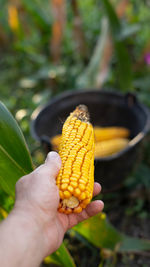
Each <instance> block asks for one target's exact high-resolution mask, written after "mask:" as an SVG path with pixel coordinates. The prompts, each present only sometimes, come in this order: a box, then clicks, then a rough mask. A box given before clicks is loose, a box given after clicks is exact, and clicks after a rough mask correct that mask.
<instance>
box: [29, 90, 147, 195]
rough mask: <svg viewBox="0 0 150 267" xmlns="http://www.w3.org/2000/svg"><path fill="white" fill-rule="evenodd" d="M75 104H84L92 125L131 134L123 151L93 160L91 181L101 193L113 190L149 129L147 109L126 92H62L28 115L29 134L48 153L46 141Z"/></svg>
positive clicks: (131, 165) (57, 131)
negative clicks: (93, 174)
mask: <svg viewBox="0 0 150 267" xmlns="http://www.w3.org/2000/svg"><path fill="white" fill-rule="evenodd" d="M79 104H85V105H87V107H88V109H89V112H90V118H91V123H92V124H93V125H96V126H98V125H99V126H123V127H126V128H128V129H129V130H130V132H131V136H130V139H131V141H130V142H129V145H128V146H127V147H126V148H125V149H124V150H122V151H121V152H119V153H117V154H114V155H112V156H109V157H105V158H101V159H100V158H99V159H96V160H95V181H98V182H100V183H101V185H102V188H103V192H104V191H111V190H114V189H117V188H118V187H120V186H121V185H122V183H123V181H124V179H125V178H126V177H127V175H128V174H129V172H130V171H131V170H132V168H133V166H134V164H135V163H136V162H137V158H138V151H139V147H140V143H141V141H142V140H143V138H144V136H145V135H146V133H147V132H148V130H149V128H150V114H149V110H148V109H147V108H146V107H145V106H144V105H142V104H141V103H139V101H138V100H137V98H136V97H135V95H133V94H130V93H128V94H126V95H122V94H120V93H117V92H106V91H97V90H91V91H70V92H67V93H63V94H61V95H59V96H57V97H55V98H53V99H52V100H51V101H50V102H49V103H48V105H47V106H46V107H44V108H42V109H41V110H40V111H38V112H37V110H36V111H35V112H34V113H33V116H32V117H33V120H32V124H31V125H32V127H31V130H32V135H33V136H34V138H36V139H37V140H39V141H40V142H41V144H42V146H44V148H45V150H46V152H48V151H50V150H51V144H50V138H51V137H52V136H55V135H56V134H59V133H61V130H62V125H63V122H64V121H65V119H66V117H67V116H68V115H69V113H70V112H71V111H73V110H74V109H75V107H76V106H77V105H79Z"/></svg>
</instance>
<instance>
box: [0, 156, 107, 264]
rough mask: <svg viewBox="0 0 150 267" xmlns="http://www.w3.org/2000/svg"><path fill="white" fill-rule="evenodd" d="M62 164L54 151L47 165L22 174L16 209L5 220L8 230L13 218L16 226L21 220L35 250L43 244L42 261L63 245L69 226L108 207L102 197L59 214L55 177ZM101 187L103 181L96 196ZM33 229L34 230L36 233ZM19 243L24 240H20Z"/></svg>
mask: <svg viewBox="0 0 150 267" xmlns="http://www.w3.org/2000/svg"><path fill="white" fill-rule="evenodd" d="M60 167H61V159H60V157H59V155H58V154H57V153H56V152H50V153H49V154H48V155H47V158H46V161H45V163H44V164H43V165H41V166H40V167H38V168H37V169H35V170H34V171H33V172H32V173H30V174H28V175H26V176H24V177H22V178H21V179H20V180H19V181H18V182H17V184H16V201H15V206H14V209H13V210H12V212H11V213H10V215H9V216H8V218H7V219H6V221H7V222H6V223H5V220H4V222H3V223H2V225H3V226H2V227H4V230H5V228H7V227H6V224H7V225H8V228H9V224H10V223H9V221H10V222H11V221H12V225H13V224H14V225H15V224H16V222H17V221H18V222H19V227H20V228H21V230H20V235H21V234H22V231H25V233H26V239H27V240H28V239H29V240H28V249H29V250H31V252H32V247H33V248H34V249H35V251H38V249H37V248H36V246H38V247H39V246H40V245H41V247H42V250H41V253H39V254H40V255H39V259H38V260H39V264H40V261H42V260H43V258H44V257H45V256H47V255H49V254H51V253H53V252H54V251H56V250H57V249H58V248H59V246H60V245H61V243H62V241H63V237H64V234H65V232H66V231H67V230H68V229H69V228H71V227H73V226H74V225H76V224H77V223H79V222H81V221H83V220H85V219H88V218H89V217H91V216H93V215H96V214H97V213H99V212H101V211H102V209H103V207H104V204H103V202H102V201H101V200H95V201H93V202H91V203H90V204H89V205H88V206H87V207H86V209H84V210H83V211H82V212H81V213H79V214H70V215H66V214H63V213H59V212H58V211H57V208H58V204H59V190H58V188H57V186H56V181H55V180H56V177H57V174H58V172H59V169H60ZM100 190H101V186H100V184H98V183H95V185H94V193H93V195H94V196H95V195H97V194H99V192H100ZM20 225H21V226H22V227H21V226H20ZM20 228H19V229H20ZM16 231H17V230H16ZM3 232H5V231H3ZM7 232H8V231H7ZM10 232H11V231H10ZM32 232H34V234H33V233H32ZM0 233H1V226H0ZM28 233H30V236H31V238H30V237H29V238H28ZM14 235H15V233H14ZM32 235H33V238H32ZM18 239H19V237H18ZM30 239H31V241H30ZM16 240H17V239H16ZM4 242H5V241H4ZM16 242H17V241H16ZM19 242H20V240H19V241H18V243H19ZM30 243H31V244H30ZM39 243H41V244H39ZM19 244H20V243H19ZM21 246H23V244H22V242H21V245H20V247H21ZM33 253H34V251H33ZM17 254H18V253H17ZM34 255H35V254H34ZM37 262H38V261H37ZM8 266H9V265H8ZM12 266H18V265H12ZM21 266H23V265H21ZM24 266H37V265H34V264H31V265H30V264H29V263H28V265H24Z"/></svg>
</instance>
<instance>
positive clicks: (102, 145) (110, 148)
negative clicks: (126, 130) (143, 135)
mask: <svg viewBox="0 0 150 267" xmlns="http://www.w3.org/2000/svg"><path fill="white" fill-rule="evenodd" d="M128 143H129V140H128V139H126V138H116V139H111V140H107V141H102V142H98V143H96V144H95V158H102V157H107V156H110V155H113V154H115V153H117V152H119V151H121V150H122V149H124V148H125V147H127V145H128Z"/></svg>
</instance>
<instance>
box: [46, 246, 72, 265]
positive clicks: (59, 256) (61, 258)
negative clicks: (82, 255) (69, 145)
mask: <svg viewBox="0 0 150 267" xmlns="http://www.w3.org/2000/svg"><path fill="white" fill-rule="evenodd" d="M44 262H45V263H48V264H49V263H54V264H58V265H59V266H62V267H75V266H76V265H75V263H74V261H73V259H72V257H71V255H70V253H69V251H68V250H67V248H66V247H65V245H64V243H62V245H61V246H60V247H59V249H57V251H56V252H54V253H53V254H52V255H50V256H48V257H46V258H45V260H44Z"/></svg>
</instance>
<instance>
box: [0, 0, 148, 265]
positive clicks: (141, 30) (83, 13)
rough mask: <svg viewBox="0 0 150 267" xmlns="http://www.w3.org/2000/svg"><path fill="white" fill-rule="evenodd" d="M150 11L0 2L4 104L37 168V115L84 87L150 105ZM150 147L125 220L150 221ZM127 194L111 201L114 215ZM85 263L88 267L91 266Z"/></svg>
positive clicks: (137, 4)
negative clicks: (117, 93) (34, 122)
mask: <svg viewBox="0 0 150 267" xmlns="http://www.w3.org/2000/svg"><path fill="white" fill-rule="evenodd" d="M56 2H57V4H58V3H59V5H57V4H56ZM149 8H150V1H149V0H144V1H140V0H131V1H128V0H103V1H97V0H96V1H95V0H85V1H81V0H71V1H67V0H66V1H54V0H50V1H48V0H32V1H29V0H22V1H19V0H11V1H10V0H0V99H1V101H3V102H4V103H5V105H6V106H7V108H8V109H9V110H10V111H11V112H12V114H13V115H14V117H15V118H16V119H17V121H18V123H19V125H20V127H21V129H22V130H23V133H24V136H25V139H26V141H27V144H28V145H29V149H30V151H31V155H32V158H33V162H34V164H35V165H39V164H40V163H42V162H43V160H44V153H43V152H42V150H41V148H40V146H39V144H38V143H37V142H36V141H35V140H34V139H33V138H32V136H31V133H30V120H31V115H32V113H33V111H34V110H35V109H36V108H37V107H39V106H41V105H44V104H45V103H47V101H48V100H49V99H51V97H53V96H55V95H56V94H59V93H61V92H63V91H65V90H78V89H80V88H83V87H84V88H97V89H99V90H100V89H102V88H103V89H104V90H105V88H107V89H112V88H113V89H115V90H118V91H123V92H128V91H131V90H132V92H133V93H135V94H136V95H137V97H138V98H139V100H140V101H142V102H143V103H144V104H146V105H147V106H148V107H150V78H149V77H150V37H149V36H150V34H149V33H150V30H149V25H150V12H149ZM54 9H56V10H57V11H58V16H55V15H54ZM59 12H60V13H59ZM59 15H60V16H59ZM61 23H63V27H62V25H61ZM53 44H55V45H53ZM54 48H55V53H56V55H57V54H58V57H57V60H56V58H55V57H54V50H53V49H54ZM149 144H150V139H149V136H148V137H147V139H146V140H145V143H144V149H143V152H142V155H141V157H142V164H140V165H139V166H138V168H137V170H136V172H134V173H133V174H132V175H131V176H130V177H129V178H128V179H127V181H126V183H125V189H124V190H125V192H124V191H123V193H124V194H127V196H128V199H126V201H127V204H126V205H125V210H124V216H127V219H128V218H130V217H132V216H135V218H140V219H141V220H143V221H142V222H145V221H144V220H145V219H147V218H149V214H148V211H147V210H148V208H147V207H148V206H149V204H150V198H149V192H150V184H149V177H150V169H149V164H150V152H149V151H150V150H149V149H150V145H149ZM123 193H122V191H121V193H120V194H119V193H114V194H108V195H107V196H103V198H104V200H106V205H105V209H106V212H108V214H109V211H110V209H112V208H113V204H112V203H114V207H116V206H115V205H116V204H115V203H116V202H117V204H118V198H119V203H122V202H121V201H123V200H122V197H123V196H124V195H123ZM0 202H1V203H2V206H3V208H4V210H6V211H7V212H9V211H10V210H11V208H12V205H13V199H11V198H10V197H8V196H7V195H6V194H5V193H4V192H3V191H2V190H0ZM123 204H124V203H123ZM0 207H1V206H0ZM69 238H70V237H69ZM73 242H75V241H73ZM84 242H85V241H83V240H82V241H81V243H82V245H83V244H84V245H85V246H83V247H84V248H86V249H83V250H84V251H85V252H86V251H87V247H88V249H89V251H90V253H91V251H92V255H95V259H97V255H98V254H97V252H95V254H94V252H93V251H96V250H93V247H90V248H89V244H88V242H87V243H86V242H85V243H84ZM72 250H73V248H72ZM75 256H76V259H77V258H78V252H77V253H76V255H75ZM93 257H94V256H93ZM84 259H85V257H83V264H82V266H88V265H87V264H88V262H86V264H85V262H84ZM93 260H94V258H93ZM106 264H107V263H106ZM101 266H102V265H101Z"/></svg>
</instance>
